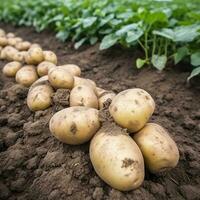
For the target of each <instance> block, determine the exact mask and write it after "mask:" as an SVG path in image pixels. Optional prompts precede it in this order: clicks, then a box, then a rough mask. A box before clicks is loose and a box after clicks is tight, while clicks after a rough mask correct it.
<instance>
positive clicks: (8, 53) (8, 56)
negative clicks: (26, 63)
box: [4, 46, 18, 61]
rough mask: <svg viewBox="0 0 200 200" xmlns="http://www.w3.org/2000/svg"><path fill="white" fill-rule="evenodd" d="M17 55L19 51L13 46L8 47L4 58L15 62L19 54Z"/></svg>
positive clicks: (5, 49)
mask: <svg viewBox="0 0 200 200" xmlns="http://www.w3.org/2000/svg"><path fill="white" fill-rule="evenodd" d="M17 53H18V50H17V49H15V48H14V47H12V46H6V47H5V48H4V57H5V59H7V60H9V61H13V60H14V57H15V54H17Z"/></svg>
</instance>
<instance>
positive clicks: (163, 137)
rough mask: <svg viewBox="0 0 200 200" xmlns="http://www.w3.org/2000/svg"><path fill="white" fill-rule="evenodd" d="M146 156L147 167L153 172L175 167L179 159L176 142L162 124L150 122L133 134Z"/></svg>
mask: <svg viewBox="0 0 200 200" xmlns="http://www.w3.org/2000/svg"><path fill="white" fill-rule="evenodd" d="M133 138H134V140H135V142H136V143H137V144H138V146H139V147H140V150H141V151H142V154H143V156H144V160H145V164H146V167H147V168H148V169H149V171H150V172H152V173H158V172H163V171H167V170H169V169H171V168H174V167H175V166H176V165H177V163H178V160H179V151H178V148H177V145H176V143H175V142H174V141H173V140H172V138H171V137H170V136H169V134H168V132H167V131H166V130H165V129H164V128H163V127H162V126H160V125H158V124H155V123H148V124H146V125H145V127H144V128H143V129H142V130H140V131H139V132H138V133H136V134H134V135H133Z"/></svg>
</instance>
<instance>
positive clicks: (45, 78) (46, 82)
mask: <svg viewBox="0 0 200 200" xmlns="http://www.w3.org/2000/svg"><path fill="white" fill-rule="evenodd" d="M38 85H49V86H51V85H50V83H49V79H48V76H47V75H46V76H42V77H41V78H39V79H37V80H36V81H35V82H34V83H33V84H32V85H31V87H30V89H29V91H30V90H31V89H32V88H34V87H36V86H38Z"/></svg>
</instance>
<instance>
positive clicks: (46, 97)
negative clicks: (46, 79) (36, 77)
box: [27, 85, 53, 111]
mask: <svg viewBox="0 0 200 200" xmlns="http://www.w3.org/2000/svg"><path fill="white" fill-rule="evenodd" d="M52 95H53V88H52V87H51V86H50V85H38V86H35V87H32V88H30V90H29V93H28V96H27V105H28V107H29V109H30V110H32V111H38V110H45V109H47V108H48V107H49V106H51V104H52V99H51V97H52Z"/></svg>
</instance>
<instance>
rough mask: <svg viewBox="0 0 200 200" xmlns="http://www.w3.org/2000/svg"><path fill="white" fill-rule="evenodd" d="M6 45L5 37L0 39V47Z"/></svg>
mask: <svg viewBox="0 0 200 200" xmlns="http://www.w3.org/2000/svg"><path fill="white" fill-rule="evenodd" d="M7 44H8V39H7V38H6V37H0V46H2V47H4V46H6V45H7Z"/></svg>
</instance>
